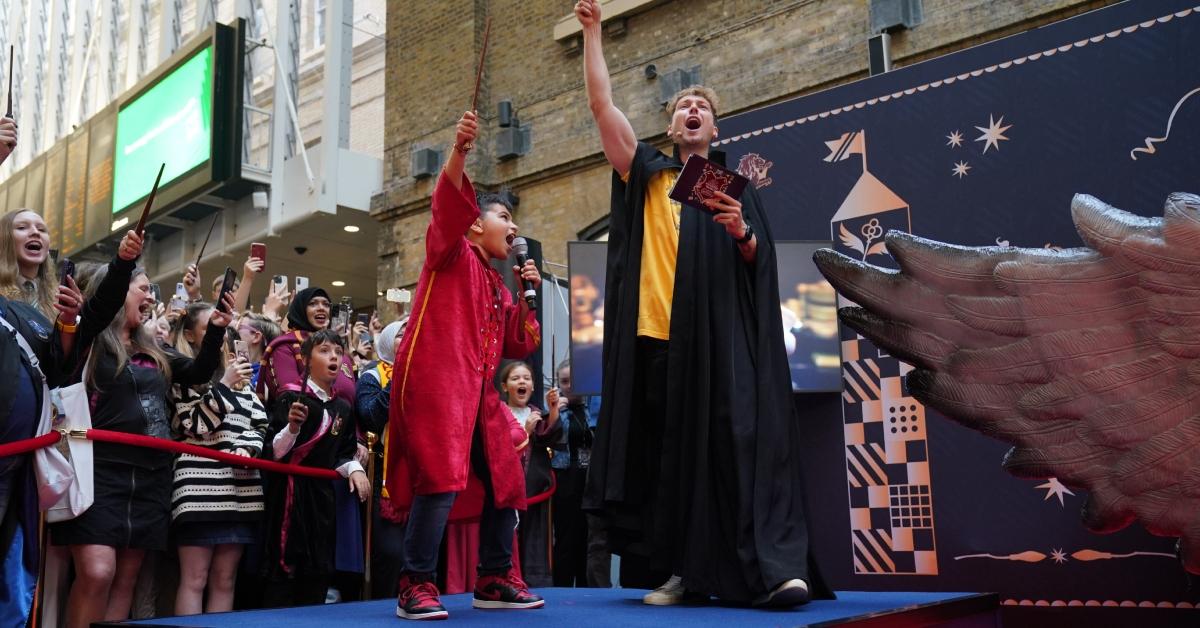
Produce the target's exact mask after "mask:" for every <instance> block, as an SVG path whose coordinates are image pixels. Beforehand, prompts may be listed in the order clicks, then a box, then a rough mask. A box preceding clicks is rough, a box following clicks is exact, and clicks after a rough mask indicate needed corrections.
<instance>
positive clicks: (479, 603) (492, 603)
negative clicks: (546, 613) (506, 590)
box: [471, 599, 546, 608]
mask: <svg viewBox="0 0 1200 628" xmlns="http://www.w3.org/2000/svg"><path fill="white" fill-rule="evenodd" d="M545 605H546V600H538V601H536V602H501V601H500V600H480V599H473V600H471V606H472V607H473V608H541V607H543V606H545Z"/></svg>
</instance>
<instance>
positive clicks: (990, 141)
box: [975, 113, 1012, 153]
mask: <svg viewBox="0 0 1200 628" xmlns="http://www.w3.org/2000/svg"><path fill="white" fill-rule="evenodd" d="M1001 124H1004V116H1000V119H999V120H996V119H994V118H993V117H992V114H990V113H989V114H988V126H987V128H986V129H985V128H983V127H981V126H977V127H975V128H977V129H979V130H980V131H983V135H980V136H979V137H977V138H975V141H976V142H984V145H983V152H985V153H986V152H987V151H988V149H989V148H991V147H993V146H994V147H995V148H996V150H1000V140H1008V138H1007V137H1004V132H1005V131H1007V130H1009V129H1011V128H1012V125H1011V124H1010V125H1008V126H1000V125H1001Z"/></svg>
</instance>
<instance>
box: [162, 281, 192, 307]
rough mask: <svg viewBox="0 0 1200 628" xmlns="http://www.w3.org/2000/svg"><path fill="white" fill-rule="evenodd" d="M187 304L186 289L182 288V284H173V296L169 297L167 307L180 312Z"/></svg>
mask: <svg viewBox="0 0 1200 628" xmlns="http://www.w3.org/2000/svg"><path fill="white" fill-rule="evenodd" d="M187 302H188V293H187V288H186V287H184V285H183V283H182V282H180V283H177V284H175V296H173V297H171V304H170V305H169V306H167V307H168V308H170V309H172V310H182V309H183V308H185V307H187Z"/></svg>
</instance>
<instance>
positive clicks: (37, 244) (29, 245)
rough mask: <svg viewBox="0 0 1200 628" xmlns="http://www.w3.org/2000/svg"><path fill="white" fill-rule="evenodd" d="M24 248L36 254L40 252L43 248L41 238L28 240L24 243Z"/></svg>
mask: <svg viewBox="0 0 1200 628" xmlns="http://www.w3.org/2000/svg"><path fill="white" fill-rule="evenodd" d="M25 250H26V251H29V252H30V253H35V254H36V253H41V252H42V251H43V250H44V248H43V247H42V242H41V240H30V241H28V242H26V243H25Z"/></svg>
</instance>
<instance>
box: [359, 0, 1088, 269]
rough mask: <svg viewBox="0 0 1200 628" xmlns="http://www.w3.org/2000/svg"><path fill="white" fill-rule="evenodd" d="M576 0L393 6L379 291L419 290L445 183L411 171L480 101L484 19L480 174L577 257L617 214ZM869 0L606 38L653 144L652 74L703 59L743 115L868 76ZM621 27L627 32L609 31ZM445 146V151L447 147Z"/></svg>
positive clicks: (980, 12)
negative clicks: (505, 118)
mask: <svg viewBox="0 0 1200 628" xmlns="http://www.w3.org/2000/svg"><path fill="white" fill-rule="evenodd" d="M1107 4H1112V0H1006V1H1005V2H992V1H990V0H925V2H924V10H925V21H924V23H923V24H921V25H920V26H918V27H916V28H914V29H912V30H911V31H905V32H901V33H897V34H895V35H893V37H892V58H893V63H894V65H895V66H896V67H902V66H904V65H908V64H911V63H915V62H918V61H922V60H925V59H928V58H931V57H935V56H939V55H943V54H947V53H949V52H953V51H955V50H960V49H963V48H967V47H970V46H974V45H978V44H981V43H984V42H987V41H991V40H994V39H998V38H1000V37H1004V36H1007V35H1011V34H1014V33H1017V32H1021V31H1024V30H1028V29H1030V28H1034V27H1037V26H1041V25H1043V24H1047V23H1050V22H1054V21H1057V20H1061V19H1064V18H1066V17H1069V16H1071V15H1075V14H1078V13H1082V12H1084V11H1088V10H1092V9H1095V8H1099V7H1101V6H1104V5H1107ZM572 6H573V2H570V1H568V0H440V1H439V2H400V3H394V4H393V5H392V6H390V7H389V10H388V16H387V35H388V43H387V66H386V67H387V70H386V72H387V77H386V79H385V93H386V97H385V100H386V104H385V106H384V111H385V113H384V129H385V136H384V138H383V142H384V190H383V192H382V193H381V194H379V195H378V196H376V197H375V198H374V199H373V202H372V210H371V211H372V214H373V215H374V216H375V217H376V218H377V219H378V220H380V221H381V223H382V225H381V229H380V235H379V239H378V255H379V258H380V259H379V279H378V281H379V289H380V290H384V289H385V288H388V287H396V286H406V285H411V284H412V283H414V282H415V281H416V279H417V276H418V275H419V273H420V266H421V261H422V258H423V255H424V247H423V238H424V233H425V228H426V226H427V225H428V223H429V213H428V203H429V195H430V193H431V191H432V186H433V179H425V180H420V181H418V180H415V179H413V178H412V177H411V176H410V174H409V163H410V157H409V155H410V150H411V149H412V147H413V146H414V145H419V146H434V147H439V148H441V149H442V150H443V151H445V150H446V149H447V147H448V146H449V145H450V144H451V143H452V142H453V135H454V131H453V126H454V123H455V121H456V120H457V119H458V117H459V116H460V115H462V112H463V111H464V110H466V109H467V108H468V107H469V105H470V100H471V90H472V88H473V87H474V82H475V65H476V63H477V59H478V55H479V49H480V46H481V44H482V36H483V29H484V24H485V22H486V19H487V16H488V15H491V16H492V20H493V21H492V34H491V43H490V48H489V51H488V57H487V63H486V68H485V74H484V79H483V85H482V87H481V90H480V96H479V113H480V115H481V117H482V118H483V123H482V132H481V137H480V141H479V142H478V144H479V148H477V149H476V150H475V151H474V152H472V154H471V156H470V158H469V159H468V162H467V172H468V174H470V175H471V177H472V179H473V180H474V181H475V182H476V185H477V187H478V188H480V189H484V188H488V189H492V188H496V187H499V186H501V185H504V186H508V187H510V188H512V189H513V190H514V191H515V192H516V193H517V194H518V195H519V196H520V199H521V203H520V207H519V209H518V211H517V222H518V224H519V225H520V226H521V230H522V233H524V234H526V235H528V236H530V237H533V238H536V239H538V240H541V241H542V243H543V245H544V253H545V256H546V258H547V259H549V260H552V261H555V262H559V263H565V262H566V242H568V241H570V240H575V239H578V232H579V231H580V230H581V229H583V228H585V227H586V226H588V225H590V224H592V223H594V222H595V221H597V220H599V219H601V218H603V217H604V215H605V214H606V213H607V212H608V191H609V176H610V169H609V168H608V167H607V163H606V162H605V161H604V158H603V155H602V154H601V153H600V143H599V139H598V137H597V134H596V131H595V127H594V125H593V123H592V120H591V114H590V112H589V111H588V108H587V98H586V95H585V93H584V91H583V71H582V59H581V57H580V55H579V54H573V53H571V52H569V51H568V48H569V47H568V46H567V45H565V44H563V43H560V42H558V41H555V40H554V37H553V29H554V25H555V23H557V22H558V20H559V19H561V18H562V17H564V16H566V15H567V14H568V13H569V12H570V10H571V7H572ZM867 6H868V3H867V2H866V0H757V1H751V0H671V1H669V2H665V3H662V4H659V5H658V6H654V7H653V8H651V9H649V10H647V11H645V12H642V13H640V14H637V15H634V16H631V17H629V18H628V19H626V20H625V21H624V24H623V25H622V26H623V29H618V30H623V32H621V33H619V34H614V35H606V37H605V42H604V43H605V57H606V59H607V61H608V65H609V70H610V72H611V74H612V83H613V95H614V100H615V101H616V103H617V106H618V107H620V108H621V110H622V111H624V112H625V114H626V115H627V116H628V117H629V120H630V122H631V123H632V125H633V128H634V131H635V132H636V133H637V135H638V137H639V138H641V139H643V140H649V141H656V142H661V141H664V131H665V129H666V122H667V119H666V116H665V114H664V113H663V112H662V109H661V107H660V105H659V104H658V93H659V86H658V83H657V81H656V80H650V79H647V78H646V77H645V74H644V72H643V70H644V68H645V67H646V65H647V64H650V63H653V64H655V65H656V66H657V68H658V70H659V72H660V73H662V72H665V71H668V70H671V69H674V68H676V67H684V68H687V67H691V66H692V65H696V64H699V65H701V66H702V74H703V82H704V83H705V84H707V85H709V86H711V87H713V88H715V89H716V90H717V92H718V94H719V96H720V98H721V103H720V106H721V109H720V114H721V115H722V116H727V115H730V114H733V113H737V112H740V111H745V110H749V109H753V108H757V107H761V106H763V105H767V104H771V103H774V102H778V101H781V100H786V99H790V98H794V97H796V96H799V95H802V94H806V93H810V92H813V91H817V90H820V89H825V88H828V87H831V86H834V85H838V84H841V83H846V82H849V81H853V80H857V79H860V78H863V77H865V76H866V75H867V43H866V39H867V36H868V28H869V26H868V24H869V22H868V9H867ZM609 28H612V27H611V26H609ZM501 99H508V100H511V101H512V102H513V104H514V106H515V108H516V111H517V114H518V116H519V117H520V120H521V122H522V124H523V125H530V126H531V127H532V136H533V142H532V150H531V151H530V153H529V154H528V155H525V156H523V157H519V158H516V159H513V160H509V161H505V162H499V161H497V160H496V159H495V158H494V153H493V149H492V136H493V135H494V132H495V130H496V124H495V121H494V116H495V102H496V101H498V100H501ZM443 154H445V152H443Z"/></svg>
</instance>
